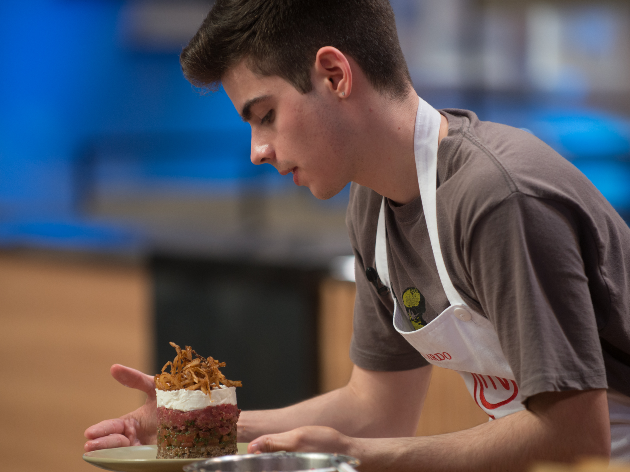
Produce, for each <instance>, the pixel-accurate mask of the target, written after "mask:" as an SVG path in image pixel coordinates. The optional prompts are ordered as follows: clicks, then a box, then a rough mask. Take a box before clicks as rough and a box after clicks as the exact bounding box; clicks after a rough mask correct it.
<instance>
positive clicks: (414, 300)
mask: <svg viewBox="0 0 630 472" xmlns="http://www.w3.org/2000/svg"><path fill="white" fill-rule="evenodd" d="M403 305H405V310H406V311H407V316H408V317H409V321H411V324H412V325H413V327H414V328H415V329H420V328H423V327H425V326H426V325H427V324H428V323H427V322H426V320H425V319H424V318H423V317H422V315H424V313H425V312H426V311H427V307H426V303H425V301H424V297H423V296H422V294H421V293H420V290H418V289H417V288H416V287H409V288H408V289H406V290H405V291H404V292H403Z"/></svg>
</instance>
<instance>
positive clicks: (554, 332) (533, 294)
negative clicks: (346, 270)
mask: <svg viewBox="0 0 630 472" xmlns="http://www.w3.org/2000/svg"><path fill="white" fill-rule="evenodd" d="M441 113H442V114H443V115H444V116H446V118H447V119H448V122H449V132H448V136H447V137H445V138H444V139H443V140H442V141H441V143H440V146H439V149H438V182H437V184H438V190H437V213H438V232H439V237H440V247H441V250H442V254H443V256H444V260H445V263H446V268H447V270H448V273H449V275H450V277H451V279H452V281H453V284H454V285H455V288H456V289H457V291H458V292H459V293H460V295H461V296H462V298H463V299H464V301H465V302H466V303H467V304H468V305H469V306H470V307H471V308H473V309H474V310H476V311H477V312H478V313H480V314H482V315H484V316H486V317H487V318H488V319H489V320H490V321H491V322H492V324H493V325H494V327H495V329H496V331H497V334H498V336H499V340H500V343H501V348H502V350H503V353H504V355H505V357H506V358H507V360H508V362H509V364H510V367H511V368H512V371H513V372H514V375H515V377H516V381H517V383H518V384H519V387H520V389H521V392H522V393H523V395H524V397H525V398H527V397H530V396H532V395H535V394H537V393H540V392H545V391H563V390H573V389H590V388H606V387H611V388H614V389H616V390H619V391H620V392H622V393H624V394H626V395H630V365H627V364H626V363H625V362H626V361H627V359H624V355H627V353H630V228H628V225H627V224H626V223H625V222H624V221H623V219H622V218H621V217H620V216H619V214H618V213H617V212H616V211H615V210H614V209H613V208H612V207H611V205H610V204H609V203H608V202H607V201H606V199H605V198H604V197H603V196H602V195H601V193H600V192H599V191H598V190H597V189H596V188H595V187H594V186H593V185H592V184H591V182H590V181H589V180H588V179H587V178H586V177H585V176H584V175H583V174H582V173H581V172H579V171H578V170H577V169H576V168H575V167H574V166H573V165H572V164H571V163H570V162H568V161H567V160H565V159H564V158H563V157H561V156H560V155H558V154H557V153H556V152H555V151H553V150H552V149H551V148H550V147H549V146H547V145H546V144H544V143H543V142H542V141H540V140H539V139H537V138H536V137H534V136H533V135H531V134H529V133H527V132H525V131H522V130H519V129H515V128H511V127H508V126H504V125H500V124H496V123H490V122H482V121H479V119H478V118H477V116H476V115H475V114H474V113H472V112H469V111H463V110H445V111H442V112H441ZM381 200H382V197H381V196H380V195H378V194H377V193H376V192H374V191H372V190H370V189H368V188H366V187H362V186H360V185H356V184H353V185H352V188H351V191H350V203H349V206H348V213H347V225H348V230H349V233H350V239H351V242H352V245H353V248H354V252H355V256H356V280H357V298H356V303H355V313H354V335H353V339H352V345H351V348H350V357H351V359H352V361H353V362H354V363H355V364H356V365H358V366H359V367H363V368H365V369H369V370H407V369H412V368H415V367H419V366H422V365H425V364H427V362H426V361H425V360H424V358H423V357H422V356H421V355H420V354H419V353H418V352H417V351H416V350H415V349H414V348H413V347H412V346H411V345H410V344H408V343H407V341H405V339H404V338H403V337H402V336H400V335H399V334H398V333H397V332H396V331H395V329H394V328H393V326H392V311H393V302H392V299H391V295H390V293H389V292H387V291H385V292H384V293H378V291H377V288H376V286H375V284H374V283H371V282H370V281H368V278H367V276H366V269H368V268H370V267H372V268H373V267H375V265H374V245H375V240H376V224H377V221H378V213H379V208H380V205H381ZM385 221H386V226H387V237H388V247H387V255H388V262H389V270H390V278H391V283H392V287H393V290H394V293H395V296H396V299H397V300H398V303H399V305H400V307H401V308H402V309H404V310H406V311H407V313H408V315H409V316H410V318H411V319H413V321H414V322H415V323H416V325H417V326H422V325H425V324H426V323H429V322H431V321H432V320H433V319H434V318H435V317H436V316H437V315H438V314H440V313H441V312H442V311H443V310H444V309H446V308H447V307H448V305H449V303H448V300H447V298H446V294H445V293H444V290H443V288H442V285H441V283H440V280H439V276H438V273H437V268H436V265H435V261H434V258H433V253H432V250H431V244H430V241H429V235H428V232H427V227H426V223H425V220H424V214H423V211H422V202H421V200H420V198H419V197H418V198H417V199H415V200H414V201H412V202H410V203H408V204H405V205H397V204H395V203H394V202H392V201H389V200H387V201H386V205H385ZM377 285H380V282H378V283H377ZM420 329H421V328H420ZM602 340H604V341H603V343H604V349H603V350H602ZM620 351H622V352H621V353H620ZM611 353H612V354H611Z"/></svg>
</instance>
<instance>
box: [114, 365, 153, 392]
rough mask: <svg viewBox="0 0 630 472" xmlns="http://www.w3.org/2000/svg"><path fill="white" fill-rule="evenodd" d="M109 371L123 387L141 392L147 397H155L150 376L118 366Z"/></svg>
mask: <svg viewBox="0 0 630 472" xmlns="http://www.w3.org/2000/svg"><path fill="white" fill-rule="evenodd" d="M109 371H110V373H111V374H112V377H114V378H115V379H116V380H117V381H118V382H120V383H121V384H123V385H124V386H125V387H129V388H135V389H136V390H141V391H143V392H144V393H146V394H147V395H149V396H150V395H155V384H154V382H153V377H152V376H150V375H147V374H143V373H142V372H140V371H139V370H136V369H132V368H131V367H126V366H124V365H120V364H114V365H113V366H112V367H111V369H110V370H109Z"/></svg>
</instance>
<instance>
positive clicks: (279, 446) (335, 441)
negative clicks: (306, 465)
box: [247, 426, 352, 454]
mask: <svg viewBox="0 0 630 472" xmlns="http://www.w3.org/2000/svg"><path fill="white" fill-rule="evenodd" d="M351 442H352V438H350V437H348V436H346V435H344V434H341V433H340V432H339V431H337V430H336V429H333V428H328V427H327V426H303V427H301V428H297V429H294V430H291V431H287V432H286V433H280V434H267V435H265V436H261V437H259V438H258V439H255V440H254V441H252V442H251V443H249V446H248V447H247V452H248V453H250V454H254V453H257V452H277V451H289V452H296V451H299V452H333V453H335V452H336V453H337V454H346V453H347V451H348V450H350V447H351Z"/></svg>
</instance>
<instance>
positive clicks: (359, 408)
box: [238, 366, 431, 442]
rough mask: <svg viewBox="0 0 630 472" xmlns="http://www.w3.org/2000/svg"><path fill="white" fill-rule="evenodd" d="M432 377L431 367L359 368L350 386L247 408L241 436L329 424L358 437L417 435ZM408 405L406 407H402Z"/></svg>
mask: <svg viewBox="0 0 630 472" xmlns="http://www.w3.org/2000/svg"><path fill="white" fill-rule="evenodd" d="M430 380H431V366H425V367H420V368H417V369H412V370H405V371H400V372H376V371H370V370H365V369H362V368H360V367H357V366H355V367H354V369H353V371H352V376H351V378H350V381H349V382H348V385H346V386H344V387H342V388H339V389H337V390H333V391H332V392H328V393H326V394H324V395H320V396H318V397H315V398H312V399H310V400H306V401H303V402H301V403H298V404H296V405H293V406H289V407H286V408H281V409H278V410H263V411H243V412H242V413H241V416H240V418H239V421H238V440H239V441H240V442H250V441H251V440H253V439H255V438H257V437H259V436H261V435H262V434H271V433H280V432H284V431H289V430H292V429H295V428H298V427H300V426H306V425H313V426H328V427H330V428H334V429H335V430H337V431H340V432H342V433H344V434H346V435H348V436H354V437H359V438H375V437H402V436H413V435H414V434H415V432H416V429H417V427H418V421H419V419H420V412H421V410H422V405H423V404H424V399H425V397H426V392H427V390H428V387H429V381H430ZM401 405H405V408H401Z"/></svg>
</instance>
